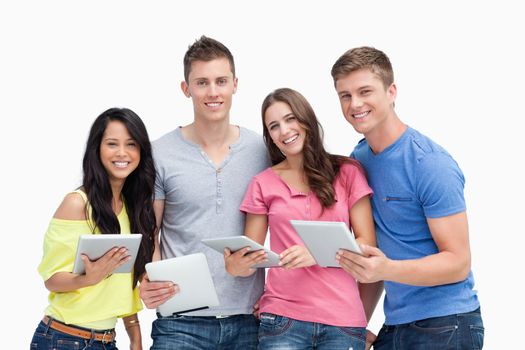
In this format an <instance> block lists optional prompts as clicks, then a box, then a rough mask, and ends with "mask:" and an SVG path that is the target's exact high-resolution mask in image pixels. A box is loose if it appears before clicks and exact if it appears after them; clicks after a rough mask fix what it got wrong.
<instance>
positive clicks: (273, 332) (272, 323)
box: [259, 312, 293, 337]
mask: <svg viewBox="0 0 525 350" xmlns="http://www.w3.org/2000/svg"><path fill="white" fill-rule="evenodd" d="M292 323H293V320H292V319H291V318H288V317H285V316H279V315H275V314H270V313H267V312H264V313H262V314H261V317H260V324H259V337H267V336H277V335H282V334H284V333H286V331H287V330H288V329H290V327H291V326H292Z"/></svg>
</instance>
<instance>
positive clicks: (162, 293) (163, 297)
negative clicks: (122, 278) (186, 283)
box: [139, 274, 180, 309]
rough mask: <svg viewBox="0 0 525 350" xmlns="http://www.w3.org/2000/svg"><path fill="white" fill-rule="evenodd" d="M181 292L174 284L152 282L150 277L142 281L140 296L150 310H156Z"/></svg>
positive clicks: (146, 276)
mask: <svg viewBox="0 0 525 350" xmlns="http://www.w3.org/2000/svg"><path fill="white" fill-rule="evenodd" d="M179 291H180V289H179V286H178V285H176V284H174V283H173V282H151V281H150V280H149V279H148V275H147V274H145V275H144V278H143V279H142V280H141V281H140V286H139V295H140V298H141V299H142V301H143V302H144V304H145V305H146V307H147V308H148V309H154V308H156V307H157V306H159V305H162V304H164V303H165V302H166V301H167V300H168V299H170V298H171V297H173V296H174V295H175V294H177V293H178V292H179Z"/></svg>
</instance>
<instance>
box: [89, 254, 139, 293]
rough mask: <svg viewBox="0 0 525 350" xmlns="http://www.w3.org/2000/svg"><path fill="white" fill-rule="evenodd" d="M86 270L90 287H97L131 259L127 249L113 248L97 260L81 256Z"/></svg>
mask: <svg viewBox="0 0 525 350" xmlns="http://www.w3.org/2000/svg"><path fill="white" fill-rule="evenodd" d="M81 259H82V261H83V262H84V266H85V269H86V276H85V280H86V282H87V283H88V284H89V285H95V284H97V283H99V282H100V281H102V280H103V279H104V278H107V277H109V276H110V275H111V273H112V272H113V271H114V270H115V269H117V268H118V267H120V266H122V265H124V264H125V263H127V262H128V261H129V259H131V257H130V256H129V252H128V250H127V249H126V248H125V247H113V248H111V249H110V250H109V251H108V252H107V253H106V254H104V255H103V256H101V257H100V258H99V259H97V260H93V261H91V260H89V257H88V256H87V255H85V254H82V256H81Z"/></svg>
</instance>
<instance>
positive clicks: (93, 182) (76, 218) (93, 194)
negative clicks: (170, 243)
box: [31, 108, 156, 350]
mask: <svg viewBox="0 0 525 350" xmlns="http://www.w3.org/2000/svg"><path fill="white" fill-rule="evenodd" d="M83 171H84V176H83V182H82V186H81V187H80V188H79V189H78V190H76V191H74V192H72V193H69V194H67V195H66V197H65V198H64V200H63V202H62V204H60V206H59V207H58V209H57V211H56V213H55V215H54V217H53V219H52V220H51V222H50V224H49V227H48V230H47V232H46V235H45V239H44V255H43V258H42V262H41V263H40V265H39V267H38V271H39V273H40V275H41V276H42V278H43V279H44V281H45V286H46V288H47V289H49V291H50V294H49V306H48V307H47V309H46V311H45V316H44V318H43V320H42V321H41V322H40V324H39V325H38V327H37V329H36V331H35V333H34V335H33V340H32V342H31V349H51V348H52V349H105V350H109V349H117V348H116V343H115V331H114V328H115V324H116V322H117V318H120V317H122V318H123V320H124V325H125V328H126V331H127V333H128V335H129V338H130V344H131V349H133V350H137V349H142V339H141V333H140V326H139V321H138V318H137V312H138V311H140V310H141V309H142V303H141V301H140V298H139V295H138V288H136V287H137V282H138V281H139V280H140V277H141V276H142V275H143V273H144V269H145V267H144V266H145V264H146V263H148V262H150V261H151V259H152V256H153V251H154V239H153V237H154V232H155V229H156V225H155V214H154V212H153V202H152V196H153V187H154V184H155V167H154V164H153V158H152V155H151V145H150V142H149V137H148V133H147V131H146V127H145V126H144V124H143V122H142V120H141V119H140V118H139V117H138V116H137V115H136V114H135V113H134V112H133V111H131V110H129V109H126V108H122V109H121V108H112V109H109V110H107V111H105V112H104V113H102V114H101V115H100V116H99V117H98V118H97V119H96V120H95V121H94V123H93V125H92V127H91V131H90V133H89V137H88V140H87V144H86V150H85V153H84V160H83ZM131 232H133V233H142V242H141V246H140V250H139V253H138V255H137V258H136V261H135V265H134V269H133V273H118V274H112V272H113V271H114V270H115V269H116V268H117V267H119V266H121V265H122V264H124V263H126V262H127V261H128V260H129V256H128V254H127V251H126V249H125V248H118V247H117V248H113V249H112V250H110V251H109V252H107V253H106V254H105V255H104V256H102V257H101V258H100V259H98V260H96V261H90V260H89V259H88V258H87V257H86V256H83V257H82V259H83V261H84V264H85V268H86V273H85V274H75V273H72V272H71V271H72V269H73V260H74V256H75V252H76V246H77V243H78V238H79V236H80V235H81V234H86V233H88V234H89V233H91V234H104V233H120V234H130V233H131Z"/></svg>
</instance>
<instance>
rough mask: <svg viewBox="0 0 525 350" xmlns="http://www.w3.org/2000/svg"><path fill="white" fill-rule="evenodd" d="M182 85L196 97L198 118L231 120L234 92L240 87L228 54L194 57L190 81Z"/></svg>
mask: <svg viewBox="0 0 525 350" xmlns="http://www.w3.org/2000/svg"><path fill="white" fill-rule="evenodd" d="M181 88H182V91H183V92H184V94H185V95H186V96H187V97H191V99H192V101H193V111H194V117H195V120H201V121H207V122H215V121H223V120H227V121H229V116H230V109H231V104H232V97H233V94H234V93H235V92H236V91H237V78H235V76H234V75H233V72H232V70H231V67H230V62H229V61H228V59H227V58H224V57H222V58H217V59H213V60H211V61H194V62H193V63H192V64H191V71H190V73H189V76H188V82H186V81H183V82H182V83H181Z"/></svg>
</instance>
